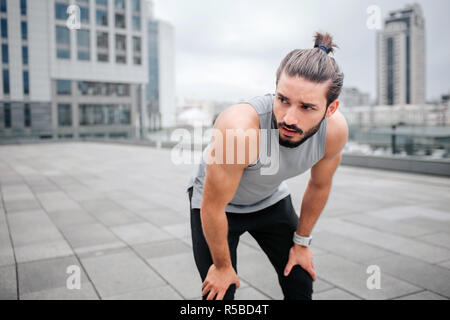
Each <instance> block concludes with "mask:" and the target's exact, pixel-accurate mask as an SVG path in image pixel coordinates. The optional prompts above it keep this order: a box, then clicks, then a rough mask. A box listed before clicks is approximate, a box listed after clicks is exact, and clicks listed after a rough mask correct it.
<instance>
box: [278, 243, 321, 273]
mask: <svg viewBox="0 0 450 320" xmlns="http://www.w3.org/2000/svg"><path fill="white" fill-rule="evenodd" d="M295 265H300V266H301V267H302V268H303V269H305V270H306V271H307V272H308V273H309V274H310V275H311V277H312V279H313V281H315V280H316V273H315V272H314V265H313V257H312V251H311V249H310V248H309V247H303V246H300V245H298V244H294V245H293V246H292V248H291V250H290V251H289V260H288V263H287V264H286V268H285V269H284V276H285V277H287V276H288V275H289V273H290V272H291V270H292V268H293V267H294V266H295Z"/></svg>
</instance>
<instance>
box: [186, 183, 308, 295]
mask: <svg viewBox="0 0 450 320" xmlns="http://www.w3.org/2000/svg"><path fill="white" fill-rule="evenodd" d="M188 191H189V202H191V199H192V187H191V188H189V190H188ZM190 210H191V233H192V248H193V251H194V259H195V264H196V265H197V269H198V271H199V273H200V277H201V279H202V282H203V281H204V280H205V278H206V275H207V274H208V270H209V267H210V266H211V265H212V264H213V261H212V257H211V253H210V251H209V248H208V244H207V242H206V240H205V237H204V234H203V229H202V224H201V216H200V209H193V208H192V204H191V205H190ZM226 215H227V220H228V245H229V248H230V256H231V263H232V265H233V268H234V270H236V273H237V261H236V250H237V246H238V243H239V237H240V236H241V235H242V234H243V233H245V232H246V231H248V232H249V233H250V234H251V235H252V237H253V238H254V239H255V240H256V241H257V242H258V244H259V246H260V247H261V249H262V250H263V251H264V253H265V254H266V255H267V257H268V258H269V260H270V262H271V264H272V265H273V267H274V268H275V271H276V273H277V275H278V282H279V284H280V286H281V289H282V291H283V295H284V299H285V300H311V296H312V292H313V289H312V282H313V280H312V277H311V275H310V274H309V273H308V272H307V271H306V270H305V269H303V268H302V267H301V266H299V265H296V266H294V267H293V268H292V270H291V272H290V273H289V275H288V276H287V277H285V276H284V269H285V267H286V264H287V262H288V259H289V250H290V249H291V247H292V245H293V242H292V238H293V235H294V232H295V230H297V223H298V216H297V214H296V213H295V210H294V208H293V206H292V200H291V196H290V195H288V196H287V197H285V198H284V199H281V200H280V201H278V202H277V203H275V204H273V205H271V206H270V207H267V208H264V209H262V210H259V211H256V212H252V213H231V212H226ZM235 291H236V286H235V285H234V284H233V285H231V286H230V287H229V288H228V290H227V292H226V294H225V297H224V300H233V299H234V294H235ZM208 294H209V293H207V294H206V295H205V296H203V299H206V297H207V296H208Z"/></svg>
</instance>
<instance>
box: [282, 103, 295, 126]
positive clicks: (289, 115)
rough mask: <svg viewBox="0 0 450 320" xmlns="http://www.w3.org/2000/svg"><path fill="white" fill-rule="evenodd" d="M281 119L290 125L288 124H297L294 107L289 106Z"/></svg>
mask: <svg viewBox="0 0 450 320" xmlns="http://www.w3.org/2000/svg"><path fill="white" fill-rule="evenodd" d="M283 121H284V123H286V124H287V125H290V126H291V125H294V126H296V125H297V115H296V112H295V108H293V107H290V108H289V109H288V110H287V112H286V114H285V115H284V118H283Z"/></svg>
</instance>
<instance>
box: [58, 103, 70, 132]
mask: <svg viewBox="0 0 450 320" xmlns="http://www.w3.org/2000/svg"><path fill="white" fill-rule="evenodd" d="M71 125H72V106H71V105H70V104H69V103H60V104H58V126H60V127H66V126H71Z"/></svg>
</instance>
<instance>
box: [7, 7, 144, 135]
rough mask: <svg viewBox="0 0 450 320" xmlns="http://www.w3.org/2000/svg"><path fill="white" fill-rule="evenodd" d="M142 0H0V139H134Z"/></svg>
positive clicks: (139, 104)
mask: <svg viewBox="0 0 450 320" xmlns="http://www.w3.org/2000/svg"><path fill="white" fill-rule="evenodd" d="M145 5H146V3H145V1H143V0H39V1H36V0H0V30H1V44H2V52H1V53H2V61H1V71H2V76H1V77H0V78H1V79H0V137H21V136H33V137H41V138H43V137H105V136H108V137H134V136H136V134H138V132H139V131H138V128H139V126H140V123H141V121H140V115H141V110H143V109H144V91H145V84H146V83H147V82H148V72H147V65H148V62H147V60H148V59H147V46H146V43H147V32H146V31H145V26H146V23H145V22H146V8H145Z"/></svg>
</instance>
